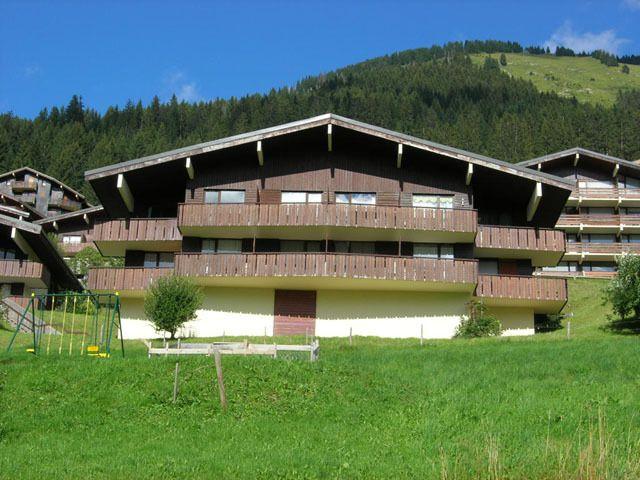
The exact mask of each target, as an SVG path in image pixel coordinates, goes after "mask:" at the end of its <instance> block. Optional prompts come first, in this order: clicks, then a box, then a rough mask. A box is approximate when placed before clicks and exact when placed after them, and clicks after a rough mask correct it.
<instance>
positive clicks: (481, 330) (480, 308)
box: [455, 300, 502, 338]
mask: <svg viewBox="0 0 640 480" xmlns="http://www.w3.org/2000/svg"><path fill="white" fill-rule="evenodd" d="M467 309H468V312H469V314H468V315H467V317H466V318H463V319H462V321H461V322H460V325H458V328H457V329H456V334H455V337H456V338H476V337H495V336H498V335H500V333H502V325H501V324H500V321H499V320H498V319H497V318H496V317H495V316H493V315H491V314H490V313H488V312H487V307H486V306H485V305H484V304H483V303H482V302H479V301H477V300H472V301H470V302H469V303H467Z"/></svg>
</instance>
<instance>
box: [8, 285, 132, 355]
mask: <svg viewBox="0 0 640 480" xmlns="http://www.w3.org/2000/svg"><path fill="white" fill-rule="evenodd" d="M70 298H71V299H72V302H73V311H72V312H71V314H70V315H71V320H70V321H71V324H72V332H73V328H74V327H75V321H76V316H77V315H76V307H77V306H78V304H82V301H84V300H85V299H86V306H85V312H84V322H83V331H82V342H81V347H80V355H81V356H82V355H84V354H85V352H84V350H85V340H88V345H87V353H86V354H87V356H90V357H100V358H105V357H110V356H111V341H112V338H113V332H114V330H116V329H117V330H118V332H119V334H120V350H121V352H122V356H123V357H124V338H123V336H122V318H121V316H120V295H119V294H118V292H116V293H91V292H83V293H47V294H43V295H36V294H35V293H32V294H31V297H30V298H29V302H28V303H27V306H26V307H25V308H24V311H23V312H22V314H21V315H20V318H19V320H18V324H17V326H16V329H15V331H14V332H13V335H12V337H11V340H10V341H9V346H8V347H7V352H10V351H11V349H12V347H13V344H14V341H15V339H16V337H17V336H18V332H20V330H21V329H22V328H23V327H25V326H26V327H27V328H30V329H31V333H32V345H31V347H30V348H27V351H28V352H30V353H33V354H34V355H38V353H41V349H42V348H43V347H42V346H41V343H42V337H43V335H44V334H45V333H46V330H47V327H49V328H52V327H51V325H52V324H53V311H54V310H55V307H56V300H59V305H61V304H62V302H64V306H63V311H62V329H61V332H60V335H59V336H60V342H59V345H58V349H57V350H58V355H62V346H63V341H64V335H65V331H64V328H65V323H66V320H67V313H68V312H67V307H68V306H69V299H70ZM49 301H50V302H51V303H50V305H51V308H50V313H49V323H47V322H46V314H47V305H49ZM89 303H92V304H93V305H94V307H95V313H93V314H91V316H92V317H93V318H92V320H91V322H92V324H93V326H94V328H93V332H92V333H93V335H89V336H88V337H89V338H87V324H88V321H89V316H90V314H89ZM101 307H104V308H105V309H106V315H105V317H104V321H102V320H101V319H100V318H99V317H100V315H101ZM38 313H39V314H40V315H38ZM29 314H30V315H31V319H30V320H29V319H28V318H27V317H28V315H29ZM80 315H82V314H80ZM98 325H100V335H99V336H98V331H97V329H98ZM69 335H71V338H70V340H69V355H71V354H72V352H73V335H74V334H73V333H70V334H69ZM51 337H53V334H51V333H49V335H48V338H47V345H46V349H45V350H46V354H47V355H48V354H49V353H50V351H51ZM90 337H93V338H90ZM102 346H104V350H103V351H101V347H102ZM54 349H55V347H54ZM89 349H91V350H89ZM65 350H66V349H65Z"/></svg>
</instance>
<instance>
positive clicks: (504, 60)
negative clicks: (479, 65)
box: [500, 53, 507, 67]
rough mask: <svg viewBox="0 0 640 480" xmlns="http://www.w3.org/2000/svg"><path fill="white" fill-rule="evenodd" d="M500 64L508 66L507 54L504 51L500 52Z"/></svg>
mask: <svg viewBox="0 0 640 480" xmlns="http://www.w3.org/2000/svg"><path fill="white" fill-rule="evenodd" d="M500 65H502V66H503V67H506V66H507V56H506V55H505V54H504V53H501V54H500Z"/></svg>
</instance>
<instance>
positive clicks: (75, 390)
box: [0, 280, 640, 479]
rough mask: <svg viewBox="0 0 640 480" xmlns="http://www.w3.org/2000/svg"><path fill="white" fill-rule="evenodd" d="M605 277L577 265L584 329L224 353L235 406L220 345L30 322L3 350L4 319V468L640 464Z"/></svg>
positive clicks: (337, 471) (285, 469) (12, 474)
mask: <svg viewBox="0 0 640 480" xmlns="http://www.w3.org/2000/svg"><path fill="white" fill-rule="evenodd" d="M601 286H602V282H599V281H593V280H575V281H571V283H570V298H571V301H570V303H569V304H568V305H567V307H566V311H567V312H572V313H573V317H571V318H569V319H567V320H568V321H571V337H570V338H567V329H566V321H565V322H564V323H565V325H563V327H564V328H561V329H559V330H556V331H553V332H549V333H544V334H538V335H536V336H534V337H529V338H517V339H514V338H497V339H479V340H447V341H427V342H425V344H424V345H423V346H420V344H419V341H418V340H415V339H412V340H382V339H374V338H361V337H356V338H354V342H353V345H349V342H348V339H321V340H320V345H321V348H320V359H319V361H317V362H315V363H310V362H308V361H305V360H304V359H302V358H293V357H291V356H281V357H279V358H277V359H273V358H269V357H252V356H247V357H241V356H224V357H223V360H222V362H223V369H224V375H225V384H226V390H227V395H228V400H229V408H228V410H227V411H222V409H221V407H220V402H219V398H218V392H217V390H216V383H215V380H214V379H215V371H214V367H213V360H212V359H211V358H207V357H191V358H185V357H181V358H179V359H176V358H164V357H158V358H152V359H148V358H147V355H146V349H145V347H144V345H142V343H140V342H132V341H129V342H126V356H125V357H124V358H122V357H121V356H119V355H118V354H114V355H113V356H112V357H111V358H109V359H97V358H87V357H80V356H78V355H73V356H68V355H62V356H58V355H50V356H46V355H43V356H39V357H35V356H33V355H30V354H28V353H26V352H25V346H26V345H27V343H28V336H26V335H20V336H19V338H18V346H17V348H16V350H15V352H12V353H10V354H6V353H4V350H5V348H6V345H7V343H8V340H9V337H10V332H8V331H6V330H5V331H0V348H1V349H2V353H0V472H1V473H0V477H3V478H82V479H86V478H274V477H278V478H442V479H453V478H488V479H497V478H509V479H525V478H526V479H532V478H541V479H558V478H581V479H586V478H615V479H618V478H622V479H625V478H628V479H635V478H638V477H640V455H638V451H639V448H640V412H639V406H640V400H639V397H638V392H639V391H640V374H639V373H638V368H637V365H638V363H639V362H640V341H639V337H638V336H637V335H636V334H635V326H634V325H631V324H616V323H613V324H612V323H610V320H609V319H608V318H607V316H608V310H607V308H606V307H603V306H602V305H601V300H600V293H599V291H600V288H601ZM255 340H256V341H262V339H255ZM303 340H304V339H288V341H298V342H300V341H303ZM114 348H115V343H114ZM116 353H119V352H116ZM176 360H179V362H180V370H181V382H180V393H179V395H178V400H177V402H176V403H172V398H171V397H172V389H173V371H174V368H175V362H176Z"/></svg>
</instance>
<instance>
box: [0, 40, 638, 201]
mask: <svg viewBox="0 0 640 480" xmlns="http://www.w3.org/2000/svg"><path fill="white" fill-rule="evenodd" d="M493 43H496V42H493ZM493 43H491V42H475V44H474V45H473V47H474V48H473V52H475V53H477V52H481V51H486V50H483V48H485V47H491V48H492V50H491V51H499V50H497V48H498V47H499V46H500V45H499V44H500V42H497V43H498V45H494V44H493ZM502 44H503V45H505V46H507V45H508V44H506V43H504V42H503V43H502ZM468 53H469V46H468V45H467V44H464V45H463V44H462V43H451V44H447V45H445V46H434V47H431V48H422V49H415V50H407V51H403V52H398V53H395V54H393V55H388V56H384V57H379V58H375V59H372V60H368V61H366V62H362V63H359V64H356V65H351V66H348V67H345V68H342V69H339V70H336V71H334V72H328V73H325V74H321V75H316V76H312V77H308V78H305V79H303V80H301V81H300V82H298V84H297V85H295V86H293V87H290V88H289V87H285V88H281V89H279V90H276V89H274V90H272V91H271V92H269V93H268V94H265V95H258V94H256V95H247V96H246V97H242V98H230V99H216V100H212V101H209V102H200V103H197V104H189V103H185V102H179V101H178V100H177V99H176V98H175V97H174V98H172V99H171V100H169V101H168V102H166V103H163V102H161V101H160V100H159V99H158V98H157V97H156V98H154V99H153V101H151V102H150V103H149V104H148V105H146V106H145V105H143V104H142V102H136V103H134V102H133V101H132V102H129V103H128V104H127V105H125V106H124V107H116V106H114V107H112V108H109V109H108V110H107V111H106V112H104V114H100V113H98V112H96V111H94V110H91V109H88V108H86V107H85V106H84V105H83V101H82V99H81V98H79V97H77V96H74V97H73V98H72V99H71V100H70V102H69V103H68V104H67V105H66V106H61V107H52V108H50V109H43V111H42V112H41V113H40V114H39V115H38V116H37V117H36V118H35V119H24V118H18V117H15V116H13V115H11V114H2V115H0V169H1V170H8V169H11V168H17V167H19V166H22V165H27V166H31V167H33V168H36V169H38V170H42V171H45V172H47V173H48V174H49V175H52V176H54V177H56V178H59V179H60V180H62V181H64V182H65V183H68V184H69V185H71V186H73V187H75V188H77V189H79V190H81V191H83V192H84V193H86V194H87V195H88V196H89V198H92V195H93V194H92V192H91V190H90V188H89V187H88V185H87V184H86V183H85V182H84V178H83V172H84V171H85V170H88V169H91V168H96V167H100V166H103V165H107V164H112V163H116V162H120V161H125V160H130V159H133V158H138V157H141V156H144V155H148V154H153V153H158V152H162V151H165V150H169V149H172V148H177V147H181V146H185V145H192V144H195V143H198V142H203V141H208V140H212V139H216V138H221V137H225V136H228V135H232V134H236V133H241V132H247V131H251V130H255V129H259V128H264V127H267V126H272V125H278V124H281V123H285V122H288V121H293V120H299V119H302V118H307V117H310V116H313V115H317V114H322V113H326V112H334V113H337V114H340V115H344V116H347V117H351V118H355V119H358V120H361V121H364V122H368V123H372V124H375V125H379V126H382V127H386V128H389V129H392V130H397V131H400V132H404V133H408V134H413V135H416V136H418V137H421V138H426V139H429V140H432V141H436V142H440V143H444V144H447V145H451V146H454V147H459V148H462V149H466V150H470V151H473V152H476V153H480V154H484V155H489V156H492V157H495V158H498V159H502V160H506V161H511V162H516V161H521V160H525V159H528V158H533V157H535V156H539V155H543V154H547V153H550V152H554V151H559V150H563V149H566V148H570V147H574V146H576V145H580V146H582V147H585V148H589V149H592V150H596V151H600V152H604V153H608V154H611V155H615V156H620V157H622V158H627V159H635V158H640V90H633V91H629V92H625V93H621V94H620V96H619V97H618V98H617V99H616V101H615V103H614V104H613V105H600V104H596V105H594V104H591V103H582V102H579V101H576V100H575V99H573V98H563V97H562V96H559V95H556V94H555V93H545V92H540V91H539V90H538V89H537V88H536V87H535V86H534V84H533V83H531V82H530V81H529V79H528V78H527V80H526V81H525V80H523V79H521V78H517V77H516V76H510V75H509V73H508V72H504V71H501V70H500V69H499V68H486V67H485V66H484V65H482V66H480V65H476V64H474V62H473V61H472V60H471V58H470V57H469V55H468ZM603 68H604V67H603ZM636 73H637V67H636V68H634V75H636ZM86 101H87V102H89V103H90V101H91V99H86Z"/></svg>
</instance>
